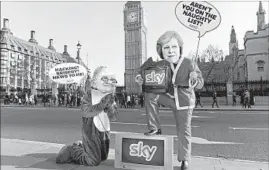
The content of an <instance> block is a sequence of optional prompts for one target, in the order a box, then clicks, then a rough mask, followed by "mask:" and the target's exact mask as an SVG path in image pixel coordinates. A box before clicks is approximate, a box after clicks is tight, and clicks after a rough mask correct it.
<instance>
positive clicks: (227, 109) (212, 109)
mask: <svg viewBox="0 0 269 170" xmlns="http://www.w3.org/2000/svg"><path fill="white" fill-rule="evenodd" d="M1 107H22V108H61V109H70V108H71V109H80V108H79V107H54V106H51V107H48V106H46V107H44V106H43V105H38V106H23V105H1ZM119 109H121V110H125V109H126V110H134V109H141V108H119ZM143 109H144V108H143ZM160 110H163V111H170V109H169V108H160ZM194 111H240V112H241V111H269V108H264V109H260V108H253V109H239V108H235V109H232V108H217V109H214V108H194Z"/></svg>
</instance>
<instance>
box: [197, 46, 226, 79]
mask: <svg viewBox="0 0 269 170" xmlns="http://www.w3.org/2000/svg"><path fill="white" fill-rule="evenodd" d="M222 58H223V51H222V50H221V49H219V48H218V47H217V46H214V45H209V46H208V47H207V48H206V49H205V50H204V51H203V52H202V54H201V59H202V60H205V61H209V62H207V63H206V65H205V68H203V69H202V70H203V76H204V80H205V82H208V81H210V77H212V76H213V75H212V72H213V70H214V69H215V67H216V64H217V61H220V60H221V59H222ZM212 78H214V77H212Z"/></svg>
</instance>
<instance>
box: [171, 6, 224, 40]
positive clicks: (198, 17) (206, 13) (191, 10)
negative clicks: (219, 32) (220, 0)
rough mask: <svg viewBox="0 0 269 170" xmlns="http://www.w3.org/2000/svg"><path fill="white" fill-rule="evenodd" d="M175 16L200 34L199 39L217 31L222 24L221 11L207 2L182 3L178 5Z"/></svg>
mask: <svg viewBox="0 0 269 170" xmlns="http://www.w3.org/2000/svg"><path fill="white" fill-rule="evenodd" d="M175 14H176V17H177V19H178V20H179V22H180V23H181V24H182V25H184V26H185V27H187V28H189V29H191V30H194V31H197V32H199V37H202V36H204V35H205V34H206V33H207V32H209V31H212V30H214V29H216V28H217V27H218V26H219V25H220V23H221V16H220V13H219V11H218V10H217V9H216V8H215V7H214V6H213V5H211V4H210V3H208V2H205V1H199V2H192V1H181V2H179V3H178V4H177V5H176V8H175Z"/></svg>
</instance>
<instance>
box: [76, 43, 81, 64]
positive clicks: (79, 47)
mask: <svg viewBox="0 0 269 170" xmlns="http://www.w3.org/2000/svg"><path fill="white" fill-rule="evenodd" d="M77 49H78V52H77V60H78V64H80V62H79V58H80V57H79V52H80V49H81V44H80V43H79V41H78V44H77Z"/></svg>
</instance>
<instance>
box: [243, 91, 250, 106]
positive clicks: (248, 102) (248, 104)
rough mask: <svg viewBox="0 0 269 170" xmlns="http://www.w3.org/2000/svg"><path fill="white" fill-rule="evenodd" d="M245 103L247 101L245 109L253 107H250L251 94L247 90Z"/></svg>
mask: <svg viewBox="0 0 269 170" xmlns="http://www.w3.org/2000/svg"><path fill="white" fill-rule="evenodd" d="M244 101H245V104H244V107H245V108H246V107H248V109H251V106H250V93H249V91H248V90H247V89H246V90H245V94H244Z"/></svg>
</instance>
